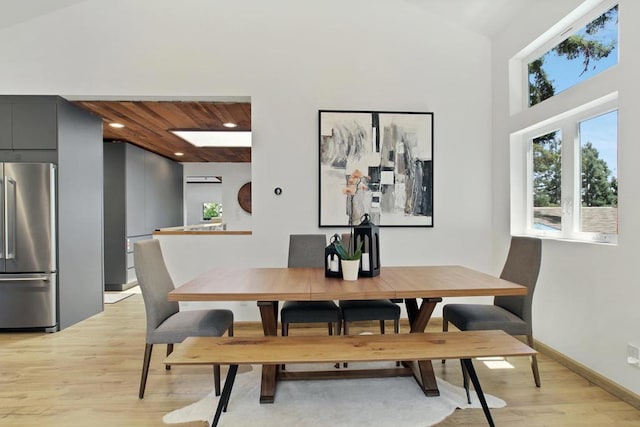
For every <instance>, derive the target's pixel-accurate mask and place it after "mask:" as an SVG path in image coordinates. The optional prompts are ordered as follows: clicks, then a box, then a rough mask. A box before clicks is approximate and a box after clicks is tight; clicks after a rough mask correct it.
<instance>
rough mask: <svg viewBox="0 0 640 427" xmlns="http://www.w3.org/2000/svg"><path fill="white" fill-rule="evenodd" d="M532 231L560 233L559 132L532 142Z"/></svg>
mask: <svg viewBox="0 0 640 427" xmlns="http://www.w3.org/2000/svg"><path fill="white" fill-rule="evenodd" d="M531 143H532V153H533V164H532V171H531V172H532V179H533V206H532V216H533V228H534V229H537V230H554V231H560V230H561V229H562V215H561V213H560V205H561V202H562V174H561V166H562V163H561V160H562V153H561V148H562V132H561V131H560V130H556V131H553V132H549V133H547V134H545V135H542V136H539V137H536V138H533V140H532V141H531Z"/></svg>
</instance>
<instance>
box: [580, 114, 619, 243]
mask: <svg viewBox="0 0 640 427" xmlns="http://www.w3.org/2000/svg"><path fill="white" fill-rule="evenodd" d="M579 138H580V157H581V159H580V194H581V203H580V223H579V231H582V232H591V233H606V234H617V233H618V179H617V169H618V167H617V165H618V159H617V156H618V149H617V141H618V112H617V111H611V112H608V113H605V114H602V115H599V116H597V117H593V118H591V119H587V120H584V121H582V122H580V123H579Z"/></svg>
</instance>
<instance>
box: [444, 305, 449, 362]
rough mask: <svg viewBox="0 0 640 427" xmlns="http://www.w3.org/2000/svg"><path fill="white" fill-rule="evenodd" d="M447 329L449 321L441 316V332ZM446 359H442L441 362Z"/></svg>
mask: <svg viewBox="0 0 640 427" xmlns="http://www.w3.org/2000/svg"><path fill="white" fill-rule="evenodd" d="M448 331H449V322H448V321H447V320H446V319H445V318H444V317H443V318H442V332H448ZM446 361H447V359H442V364H443V365H444V363H445V362H446Z"/></svg>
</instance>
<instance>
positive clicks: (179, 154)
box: [173, 152, 184, 156]
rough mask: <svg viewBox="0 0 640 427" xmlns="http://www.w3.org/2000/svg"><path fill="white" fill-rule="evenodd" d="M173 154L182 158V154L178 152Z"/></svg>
mask: <svg viewBox="0 0 640 427" xmlns="http://www.w3.org/2000/svg"><path fill="white" fill-rule="evenodd" d="M173 154H175V155H176V156H184V153H180V152H177V153H173Z"/></svg>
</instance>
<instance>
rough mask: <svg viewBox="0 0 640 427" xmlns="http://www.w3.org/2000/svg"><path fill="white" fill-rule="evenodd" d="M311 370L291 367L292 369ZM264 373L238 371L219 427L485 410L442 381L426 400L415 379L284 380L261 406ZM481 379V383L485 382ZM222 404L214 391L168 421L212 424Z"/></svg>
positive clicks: (372, 422)
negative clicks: (435, 394) (436, 392)
mask: <svg viewBox="0 0 640 427" xmlns="http://www.w3.org/2000/svg"><path fill="white" fill-rule="evenodd" d="M372 365H373V364H355V363H350V364H349V368H350V369H351V368H357V367H360V368H365V367H368V368H371V367H373V366H372ZM319 366H320V367H321V369H327V370H328V369H332V368H333V365H331V366H330V367H324V366H322V365H313V368H314V369H315V368H318V367H319ZM384 366H394V365H393V364H392V365H384ZM309 367H310V365H295V366H294V365H287V370H291V371H292V370H301V369H302V370H307V369H309ZM378 367H379V366H378ZM240 369H241V370H242V367H240ZM223 372H224V371H223ZM260 373H261V368H260V366H254V369H253V370H252V371H250V372H247V373H243V374H240V371H239V374H238V375H237V376H236V381H235V384H234V386H233V390H232V392H231V398H230V400H229V406H228V411H227V412H226V413H225V412H223V413H222V417H221V418H220V422H219V423H218V425H219V426H220V427H224V426H261V427H281V426H302V427H311V426H317V427H325V426H349V427H360V426H362V427H377V426H380V427H383V426H384V427H389V426H394V427H427V426H431V425H433V424H436V423H438V422H440V421H442V420H444V419H445V418H446V417H447V416H449V415H451V414H452V413H453V411H454V410H455V409H456V408H461V409H466V408H481V405H480V401H479V400H478V397H477V396H476V394H475V392H474V391H473V389H472V390H471V401H472V403H471V404H470V405H469V404H468V403H467V399H466V394H465V391H464V389H463V388H462V387H456V386H454V385H451V384H449V383H448V382H446V381H443V380H441V379H439V378H438V388H439V390H440V396H439V397H426V396H425V395H424V394H423V393H422V391H421V390H420V389H419V388H418V385H417V384H416V382H415V380H414V379H413V378H412V377H397V378H370V379H348V380H315V381H282V382H279V383H278V388H277V390H276V400H275V403H273V404H262V405H261V404H260V403H259V402H258V400H259V396H260ZM225 376H226V374H224V375H223V379H224V377H225ZM480 381H481V382H480V384H482V378H481V379H480ZM223 384H224V381H223ZM485 397H486V399H487V403H488V404H489V407H490V408H502V407H504V406H506V403H505V402H504V401H503V400H501V399H498V398H497V397H494V396H491V395H488V394H485ZM217 403H218V397H216V396H215V395H214V393H213V392H212V393H210V394H209V395H207V396H205V397H204V398H203V399H201V400H200V401H198V402H196V403H193V404H191V405H189V406H187V407H184V408H181V409H177V410H175V411H173V412H170V413H168V414H166V415H165V416H164V418H163V421H164V422H165V423H167V424H172V423H184V422H190V421H200V420H204V421H207V422H211V419H212V418H213V414H214V413H215V409H216V405H217Z"/></svg>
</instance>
